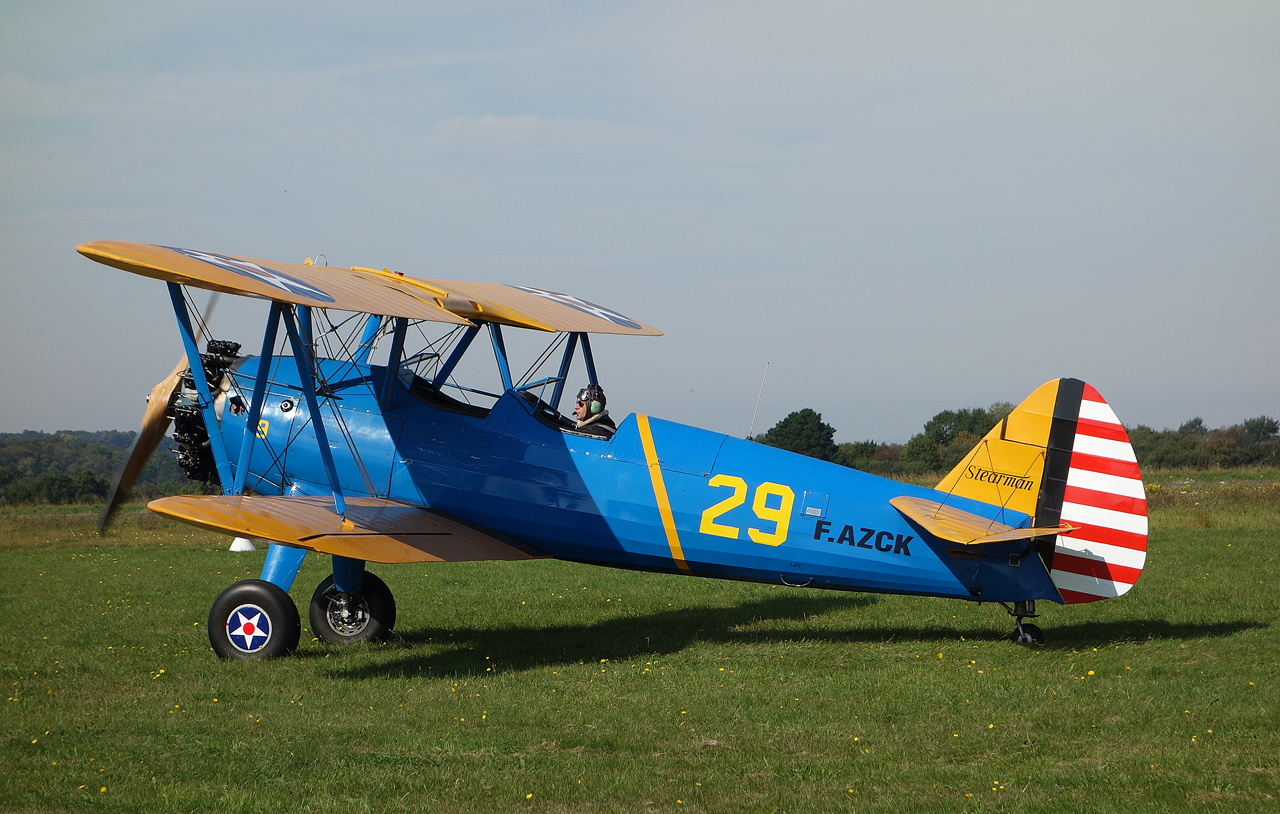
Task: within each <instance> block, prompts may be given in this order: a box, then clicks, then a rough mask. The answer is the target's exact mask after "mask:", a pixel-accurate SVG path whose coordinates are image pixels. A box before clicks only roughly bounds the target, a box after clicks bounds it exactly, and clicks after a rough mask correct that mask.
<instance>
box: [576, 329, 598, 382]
mask: <svg viewBox="0 0 1280 814" xmlns="http://www.w3.org/2000/svg"><path fill="white" fill-rule="evenodd" d="M578 336H580V337H582V361H583V362H586V365H587V381H588V382H590V383H591V384H599V383H600V380H599V379H597V378H596V357H595V356H593V355H591V337H589V336H588V335H587V334H585V333H580V334H578Z"/></svg>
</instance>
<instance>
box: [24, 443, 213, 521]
mask: <svg viewBox="0 0 1280 814" xmlns="http://www.w3.org/2000/svg"><path fill="white" fill-rule="evenodd" d="M135 435H136V433H133V432H124V431H121V430H101V431H97V432H88V431H84V430H61V431H59V432H55V433H44V432H35V431H32V430H26V431H24V432H21V433H0V504H5V505H14V504H28V503H53V504H65V503H94V502H99V501H102V500H104V499H105V498H106V495H107V492H108V491H110V489H111V484H112V483H113V482H114V479H115V477H116V474H117V473H118V472H119V470H120V468H121V467H123V466H124V459H125V454H126V451H127V450H128V449H129V446H130V445H131V444H132V443H133V439H134V436H135ZM195 489H196V487H195V486H194V485H193V484H191V482H190V481H188V480H187V479H186V477H185V476H184V475H183V474H182V470H181V469H180V468H179V467H178V465H177V462H176V460H175V456H174V455H172V454H170V452H169V450H168V449H165V448H164V447H163V445H162V448H161V449H159V450H157V451H156V454H155V455H153V456H151V460H150V461H149V462H148V463H147V466H146V467H145V468H144V469H143V471H142V474H141V475H140V476H139V478H138V481H137V485H136V486H135V488H134V492H135V495H136V496H139V497H143V498H144V499H150V498H153V497H161V496H163V495H168V494H180V493H184V492H189V491H192V490H195Z"/></svg>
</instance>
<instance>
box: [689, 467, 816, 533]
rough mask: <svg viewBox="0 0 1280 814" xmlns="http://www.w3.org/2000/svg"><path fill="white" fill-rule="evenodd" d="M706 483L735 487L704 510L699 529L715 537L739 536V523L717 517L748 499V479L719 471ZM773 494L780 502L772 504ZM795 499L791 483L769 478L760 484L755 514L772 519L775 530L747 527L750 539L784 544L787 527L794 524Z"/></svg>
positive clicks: (714, 485) (753, 503)
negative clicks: (732, 523) (788, 484)
mask: <svg viewBox="0 0 1280 814" xmlns="http://www.w3.org/2000/svg"><path fill="white" fill-rule="evenodd" d="M707 485H708V486H713V487H716V488H719V487H725V486H728V487H732V488H733V494H731V495H729V496H728V497H727V498H725V499H724V500H722V501H720V502H719V503H717V504H715V505H714V506H711V507H709V508H708V509H707V510H706V511H704V512H703V513H702V524H701V525H700V526H699V527H698V531H700V532H702V533H703V534H713V535H715V536H716V537H727V538H729V539H730V540H737V539H738V538H739V534H740V532H741V530H740V529H739V528H738V527H737V526H726V525H724V524H722V523H717V522H716V518H718V517H720V516H721V515H723V514H725V513H726V512H728V511H730V510H731V509H736V508H738V507H739V506H741V505H742V504H743V503H746V502H747V482H746V481H744V480H743V479H742V478H739V477H737V476H735V475H716V476H715V477H713V478H712V479H711V480H709V481H707ZM771 497H776V498H778V505H777V506H770V505H769V498H771ZM795 500H796V496H795V492H792V491H791V487H790V486H784V485H783V484H781V483H769V482H767V481H766V482H765V483H762V484H760V485H759V486H757V487H756V495H755V499H754V500H753V501H752V503H751V509H752V511H754V512H755V513H756V517H758V518H760V519H761V520H763V521H765V522H772V523H773V524H774V527H773V531H764V530H762V529H754V528H749V529H747V535H748V536H749V537H750V538H751V540H752V541H753V542H756V543H760V544H761V545H771V546H777V545H781V544H782V543H783V541H785V540H786V539H787V529H788V527H790V525H791V507H792V506H793V505H795Z"/></svg>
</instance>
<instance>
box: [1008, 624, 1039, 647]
mask: <svg viewBox="0 0 1280 814" xmlns="http://www.w3.org/2000/svg"><path fill="white" fill-rule="evenodd" d="M1013 640H1014V641H1015V642H1017V643H1018V644H1044V631H1043V630H1041V629H1040V628H1039V626H1037V625H1033V624H1031V623H1030V622H1024V623H1023V624H1022V625H1020V626H1019V629H1018V630H1015V631H1014V632H1013Z"/></svg>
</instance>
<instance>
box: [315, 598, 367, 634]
mask: <svg viewBox="0 0 1280 814" xmlns="http://www.w3.org/2000/svg"><path fill="white" fill-rule="evenodd" d="M325 597H326V598H327V599H328V600H329V607H328V609H327V610H326V612H325V620H326V621H328V623H329V627H330V628H331V629H332V630H333V632H334V633H337V634H338V635H339V636H346V637H351V636H358V635H360V633H362V632H363V631H364V629H365V628H366V627H368V625H369V619H370V616H369V603H368V602H366V601H365V600H364V597H362V596H360V594H353V593H349V592H346V591H335V592H333V593H331V594H325Z"/></svg>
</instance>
